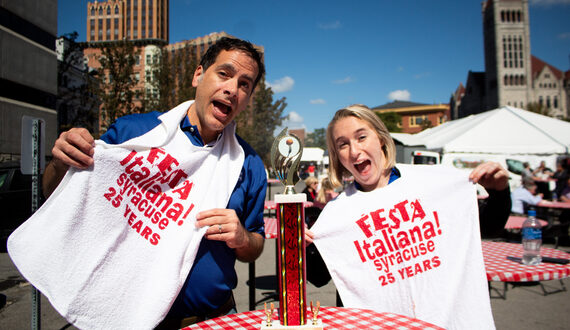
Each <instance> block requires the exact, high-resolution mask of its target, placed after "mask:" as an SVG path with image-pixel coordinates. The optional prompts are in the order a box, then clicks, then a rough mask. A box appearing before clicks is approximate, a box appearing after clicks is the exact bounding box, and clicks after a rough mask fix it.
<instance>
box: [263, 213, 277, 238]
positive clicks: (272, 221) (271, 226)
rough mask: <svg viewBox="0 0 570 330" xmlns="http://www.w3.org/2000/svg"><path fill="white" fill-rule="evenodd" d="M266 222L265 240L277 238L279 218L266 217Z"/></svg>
mask: <svg viewBox="0 0 570 330" xmlns="http://www.w3.org/2000/svg"><path fill="white" fill-rule="evenodd" d="M263 221H264V222H265V238H266V239H271V238H277V218H274V217H264V218H263Z"/></svg>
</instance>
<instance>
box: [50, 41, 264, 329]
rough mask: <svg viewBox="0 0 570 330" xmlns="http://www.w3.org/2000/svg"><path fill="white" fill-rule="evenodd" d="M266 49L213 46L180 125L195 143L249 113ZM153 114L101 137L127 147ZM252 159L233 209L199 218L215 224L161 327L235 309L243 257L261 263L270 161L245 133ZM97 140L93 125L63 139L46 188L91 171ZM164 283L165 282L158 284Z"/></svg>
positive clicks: (121, 123) (125, 121) (153, 120)
mask: <svg viewBox="0 0 570 330" xmlns="http://www.w3.org/2000/svg"><path fill="white" fill-rule="evenodd" d="M264 71H265V69H264V65H263V63H262V62H261V56H260V54H259V53H258V52H257V51H256V50H255V48H254V47H253V46H252V45H251V44H250V43H249V42H246V41H242V40H238V39H231V38H222V39H220V40H219V41H218V42H217V43H216V44H214V45H212V46H211V47H210V48H209V49H208V51H207V52H206V54H205V55H204V57H203V58H202V59H201V62H200V65H199V66H198V68H197V69H196V71H195V72H194V77H193V80H192V86H194V87H196V100H195V101H194V102H193V103H192V104H191V105H190V106H189V108H188V110H187V116H186V117H185V118H184V119H183V121H182V122H181V123H180V128H181V129H182V131H184V133H185V134H186V136H187V137H188V139H189V140H190V141H191V142H192V144H193V145H194V146H199V147H203V148H208V147H211V145H213V144H214V143H215V142H216V140H217V139H218V138H219V136H220V135H221V133H222V131H223V130H224V128H225V127H226V126H228V125H229V124H230V123H232V121H233V120H234V118H235V117H236V116H237V115H238V114H239V113H240V112H241V111H243V110H244V109H245V108H246V107H247V105H248V103H249V100H250V98H251V95H252V93H253V91H254V89H255V86H256V85H257V83H258V81H259V79H260V78H261V77H262V75H263V74H264ZM159 115H161V113H158V112H153V113H147V114H137V115H131V116H126V117H123V118H119V119H118V120H117V121H116V122H115V123H114V124H113V125H112V126H111V127H110V128H109V130H108V131H107V132H106V133H105V134H104V135H103V136H101V139H102V140H103V141H105V142H107V143H109V144H119V143H122V142H124V141H127V140H130V139H131V138H134V137H137V136H140V135H143V134H145V133H146V132H148V131H150V130H151V129H153V128H154V127H156V126H157V125H159V124H160V120H158V119H157V117H158V116H159ZM238 142H239V145H240V146H241V147H242V148H243V151H244V153H245V159H244V162H243V167H242V170H241V174H240V176H239V180H238V181H237V184H236V186H235V187H234V189H233V192H232V193H231V196H230V199H229V202H228V205H227V207H226V208H225V209H212V210H206V211H203V212H200V213H198V214H197V216H196V220H197V221H196V226H197V227H204V226H210V227H209V229H208V230H207V231H206V234H205V236H204V237H205V239H203V240H202V241H201V243H200V247H199V249H198V253H197V256H196V259H195V261H194V265H193V268H192V269H191V271H190V274H189V275H188V277H187V280H186V283H185V284H184V286H183V287H182V290H181V292H180V294H179V296H178V298H177V299H176V301H175V302H174V304H173V306H172V308H171V309H170V312H169V314H168V316H167V317H166V318H165V320H164V321H163V323H161V325H159V328H165V329H167V328H176V329H178V328H180V327H183V326H186V325H188V324H191V323H195V322H197V321H201V320H203V319H205V318H212V317H217V316H220V315H224V314H228V313H230V312H235V302H234V301H233V295H232V289H234V288H235V287H236V284H237V276H236V273H235V270H234V264H235V260H236V258H237V259H238V260H240V261H243V262H250V261H253V260H255V259H256V258H257V257H259V255H260V254H261V252H262V250H263V244H264V236H263V235H262V233H263V204H264V200H265V189H266V185H267V179H266V175H265V169H264V166H263V163H262V161H261V159H260V158H259V156H257V154H256V153H255V151H254V150H253V149H252V148H251V147H250V146H249V145H248V144H247V143H246V142H244V141H243V140H242V139H241V138H238ZM93 145H94V140H93V138H92V136H91V135H90V133H89V132H88V131H87V130H86V129H82V128H73V129H71V130H69V131H67V132H64V133H62V134H61V135H60V137H59V138H58V139H57V141H56V143H55V146H54V147H53V150H52V153H53V157H54V159H53V160H52V161H51V162H50V163H49V165H48V167H47V168H46V171H45V174H44V179H43V187H44V192H45V193H46V194H47V195H49V194H51V193H52V192H53V190H54V189H55V188H56V187H57V185H58V184H59V182H60V181H61V180H62V178H63V176H64V175H65V173H66V171H67V169H68V168H69V167H70V166H72V167H76V168H79V169H87V168H88V167H90V166H91V165H92V164H93V153H94V149H93ZM157 285H159V284H157Z"/></svg>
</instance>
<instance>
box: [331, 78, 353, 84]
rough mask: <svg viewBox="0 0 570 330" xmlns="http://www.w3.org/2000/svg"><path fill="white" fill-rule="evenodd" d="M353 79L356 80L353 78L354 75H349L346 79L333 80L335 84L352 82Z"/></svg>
mask: <svg viewBox="0 0 570 330" xmlns="http://www.w3.org/2000/svg"><path fill="white" fill-rule="evenodd" d="M353 81H354V79H352V77H350V76H349V77H346V78H344V79H338V80H333V84H338V85H341V84H348V83H351V82H353Z"/></svg>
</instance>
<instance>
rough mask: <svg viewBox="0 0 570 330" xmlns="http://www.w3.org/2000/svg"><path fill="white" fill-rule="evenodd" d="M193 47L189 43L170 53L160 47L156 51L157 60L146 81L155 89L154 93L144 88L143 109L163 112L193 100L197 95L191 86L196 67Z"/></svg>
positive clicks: (152, 65)
mask: <svg viewBox="0 0 570 330" xmlns="http://www.w3.org/2000/svg"><path fill="white" fill-rule="evenodd" d="M193 47H194V46H188V47H184V48H181V49H178V50H176V51H175V52H169V51H168V50H167V49H166V48H162V49H161V51H160V53H159V54H158V61H157V62H155V63H152V64H151V65H150V70H147V75H148V77H150V80H149V81H147V83H148V84H149V86H151V89H155V90H158V94H157V95H153V94H152V93H151V94H148V93H147V92H146V90H145V91H144V101H143V108H144V111H145V112H147V111H153V110H158V111H166V110H169V109H172V108H174V107H175V106H177V105H178V104H180V103H182V102H185V101H188V100H193V99H194V98H195V97H196V88H195V87H192V79H193V77H194V71H196V68H197V67H198V60H197V58H196V56H195V55H194V53H195V48H193Z"/></svg>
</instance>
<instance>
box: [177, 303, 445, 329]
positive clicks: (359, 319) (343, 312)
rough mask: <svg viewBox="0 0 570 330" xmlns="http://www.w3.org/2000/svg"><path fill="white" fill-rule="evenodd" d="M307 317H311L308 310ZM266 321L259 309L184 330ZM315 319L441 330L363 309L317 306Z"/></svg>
mask: <svg viewBox="0 0 570 330" xmlns="http://www.w3.org/2000/svg"><path fill="white" fill-rule="evenodd" d="M307 317H312V313H311V312H310V311H308V312H307ZM265 319H266V317H265V314H264V311H263V310H256V311H250V312H245V313H238V314H232V315H226V316H222V317H218V318H215V319H211V320H206V321H204V322H200V323H196V324H193V325H191V326H189V327H187V328H183V329H184V330H191V329H259V328H260V326H261V322H262V321H264V320H265ZM273 319H274V320H278V319H279V316H278V313H277V312H275V313H274V314H273ZM319 319H321V320H322V322H323V326H324V328H325V329H327V330H329V329H402V330H404V329H410V330H419V329H442V328H440V327H438V326H436V325H433V324H430V323H428V322H425V321H422V320H418V319H414V318H411V317H407V316H403V315H398V314H392V313H377V312H374V311H371V310H367V309H358V308H343V307H321V308H320V311H319Z"/></svg>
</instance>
